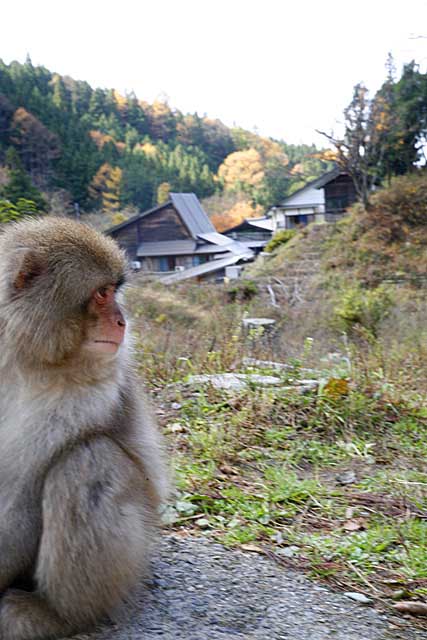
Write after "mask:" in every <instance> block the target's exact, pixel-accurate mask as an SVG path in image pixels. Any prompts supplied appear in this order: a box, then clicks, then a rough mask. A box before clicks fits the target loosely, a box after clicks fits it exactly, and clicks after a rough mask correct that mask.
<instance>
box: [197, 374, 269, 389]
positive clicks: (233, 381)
mask: <svg viewBox="0 0 427 640" xmlns="http://www.w3.org/2000/svg"><path fill="white" fill-rule="evenodd" d="M280 383H281V379H280V378H277V377H276V376H262V375H258V374H255V373H254V374H246V373H215V374H210V375H208V374H206V375H197V376H190V377H189V378H188V384H190V385H195V384H211V385H212V386H213V387H215V389H229V390H232V391H240V390H243V389H247V387H248V384H255V385H259V386H265V385H277V384H280Z"/></svg>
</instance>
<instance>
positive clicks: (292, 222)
mask: <svg viewBox="0 0 427 640" xmlns="http://www.w3.org/2000/svg"><path fill="white" fill-rule="evenodd" d="M356 199H357V195H356V190H355V188H354V184H353V180H352V179H351V177H350V176H349V175H348V173H345V172H344V171H342V170H341V169H339V168H338V167H335V168H334V169H332V170H331V171H328V172H327V173H324V174H323V175H321V176H320V177H319V178H316V180H312V181H311V182H308V183H307V184H306V185H304V186H303V187H301V189H298V190H297V191H294V193H292V194H291V195H290V196H288V197H287V198H285V200H283V201H282V202H281V203H280V204H277V205H275V206H273V207H271V209H270V210H269V211H268V212H267V216H269V217H270V218H271V219H272V221H273V226H274V229H275V230H279V229H293V228H294V227H297V226H300V225H306V224H309V223H310V222H334V221H336V220H338V219H339V218H341V217H342V216H343V215H344V214H345V211H346V209H347V208H348V207H349V206H350V205H351V204H353V203H354V202H355V201H356Z"/></svg>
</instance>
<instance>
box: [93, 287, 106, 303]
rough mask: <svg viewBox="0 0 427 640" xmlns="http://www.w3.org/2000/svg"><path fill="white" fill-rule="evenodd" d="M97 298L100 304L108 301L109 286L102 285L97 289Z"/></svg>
mask: <svg viewBox="0 0 427 640" xmlns="http://www.w3.org/2000/svg"><path fill="white" fill-rule="evenodd" d="M95 300H96V302H97V303H98V304H105V303H106V302H107V301H108V287H101V288H100V289H98V291H95Z"/></svg>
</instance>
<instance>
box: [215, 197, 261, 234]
mask: <svg viewBox="0 0 427 640" xmlns="http://www.w3.org/2000/svg"><path fill="white" fill-rule="evenodd" d="M262 212H263V209H262V207H260V206H259V205H257V206H256V207H253V206H252V205H251V203H250V202H249V201H248V200H239V202H236V204H234V205H233V206H232V207H231V209H228V210H226V211H224V213H216V214H214V215H212V216H211V221H212V224H213V225H214V227H215V229H217V231H226V230H227V229H231V228H232V227H235V226H236V225H238V224H240V223H241V222H243V220H245V219H246V218H255V217H257V216H261V215H262Z"/></svg>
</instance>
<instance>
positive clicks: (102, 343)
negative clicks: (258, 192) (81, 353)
mask: <svg viewBox="0 0 427 640" xmlns="http://www.w3.org/2000/svg"><path fill="white" fill-rule="evenodd" d="M119 347H120V342H116V341H114V340H89V341H88V342H87V343H86V348H87V349H88V350H89V351H95V352H97V353H116V351H117V350H118V348H119Z"/></svg>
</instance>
